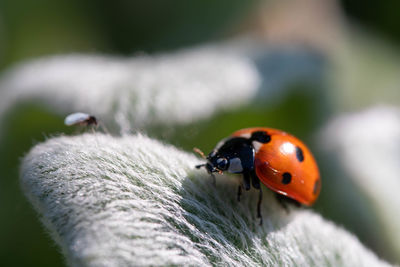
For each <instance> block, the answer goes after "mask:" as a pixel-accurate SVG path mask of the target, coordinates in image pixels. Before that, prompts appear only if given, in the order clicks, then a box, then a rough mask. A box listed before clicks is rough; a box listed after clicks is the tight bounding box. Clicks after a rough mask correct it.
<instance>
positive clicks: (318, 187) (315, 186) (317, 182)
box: [313, 179, 321, 195]
mask: <svg viewBox="0 0 400 267" xmlns="http://www.w3.org/2000/svg"><path fill="white" fill-rule="evenodd" d="M320 188H321V180H320V179H317V180H316V181H315V183H314V189H313V194H314V195H316V194H317V193H318V191H319V189H320Z"/></svg>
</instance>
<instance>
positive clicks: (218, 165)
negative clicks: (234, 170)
mask: <svg viewBox="0 0 400 267" xmlns="http://www.w3.org/2000/svg"><path fill="white" fill-rule="evenodd" d="M214 154H215V153H214ZM206 159H207V163H205V164H201V165H197V166H196V168H201V167H205V168H206V170H207V172H208V173H213V172H223V171H226V170H228V168H229V160H228V159H227V158H224V157H219V156H217V155H213V153H210V155H208V157H206Z"/></svg>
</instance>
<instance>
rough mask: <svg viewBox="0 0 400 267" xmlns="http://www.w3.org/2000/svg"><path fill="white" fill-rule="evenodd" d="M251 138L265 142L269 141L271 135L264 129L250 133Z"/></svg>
mask: <svg viewBox="0 0 400 267" xmlns="http://www.w3.org/2000/svg"><path fill="white" fill-rule="evenodd" d="M251 140H252V141H257V142H260V143H263V144H266V143H269V142H270V141H271V136H270V135H269V134H267V132H265V131H256V132H253V133H252V134H251Z"/></svg>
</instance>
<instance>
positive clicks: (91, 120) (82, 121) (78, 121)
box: [64, 112, 98, 126]
mask: <svg viewBox="0 0 400 267" xmlns="http://www.w3.org/2000/svg"><path fill="white" fill-rule="evenodd" d="M64 123H65V125H67V126H72V125H82V126H89V125H95V126H97V124H98V123H97V119H96V117H95V116H92V115H89V114H86V113H82V112H76V113H72V114H70V115H68V116H67V117H66V118H65V120H64Z"/></svg>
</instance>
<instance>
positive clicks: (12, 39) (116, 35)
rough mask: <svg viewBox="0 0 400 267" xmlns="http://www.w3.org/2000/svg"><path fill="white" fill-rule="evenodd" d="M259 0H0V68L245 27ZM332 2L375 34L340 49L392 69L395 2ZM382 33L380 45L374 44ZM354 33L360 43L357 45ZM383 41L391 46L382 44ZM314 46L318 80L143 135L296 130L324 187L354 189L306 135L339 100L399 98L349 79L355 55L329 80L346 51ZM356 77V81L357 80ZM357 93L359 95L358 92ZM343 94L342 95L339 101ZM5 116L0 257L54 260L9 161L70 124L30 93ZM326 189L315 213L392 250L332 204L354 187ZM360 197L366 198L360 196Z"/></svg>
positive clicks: (209, 140) (396, 39) (220, 36)
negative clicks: (338, 53) (335, 55)
mask: <svg viewBox="0 0 400 267" xmlns="http://www.w3.org/2000/svg"><path fill="white" fill-rule="evenodd" d="M297 2H301V1H297ZM308 2H310V1H308ZM328 2H331V3H335V2H334V1H328ZM266 3H267V2H266V1H261V0H251V1H239V0H213V1H210V0H208V1H207V0H192V1H185V0H168V1H154V0H150V1H122V0H121V1H106V0H96V1H95V0H86V1H85V0H83V1H82V0H52V1H50V0H37V1H28V0H17V1H15V0H1V1H0V70H6V69H7V68H9V67H11V66H13V64H15V63H19V62H23V61H25V60H28V59H33V58H36V57H40V56H48V55H54V54H65V53H75V52H82V53H106V54H117V55H124V56H128V55H134V54H135V53H138V52H147V53H154V52H160V51H162V52H165V51H169V50H174V49H179V48H183V47H188V46H192V45H197V44H202V43H207V42H211V41H222V40H226V39H229V38H231V37H232V36H235V35H238V34H239V33H242V32H246V31H248V30H249V29H251V27H252V26H251V25H255V24H254V20H255V18H256V17H257V16H260V14H259V12H258V11H259V10H261V9H265V8H267V9H268V4H266ZM336 4H337V5H338V6H339V9H340V10H342V11H343V14H344V16H345V18H346V23H345V27H349V28H352V27H362V28H363V29H364V32H366V33H367V34H373V35H376V36H378V37H379V40H381V41H379V42H378V43H379V45H378V46H373V45H374V43H369V41H367V43H365V40H370V39H363V38H362V37H360V39H359V40H354V42H353V43H352V44H353V46H355V47H356V48H355V49H356V50H358V51H361V52H360V54H357V55H352V57H350V59H349V58H346V59H347V60H348V61H351V60H352V59H355V60H361V61H362V59H363V54H362V53H364V54H373V53H371V51H372V52H374V53H376V54H379V58H378V60H377V61H374V62H379V60H382V56H383V58H384V59H385V58H386V57H387V58H392V61H390V59H389V60H388V61H385V60H383V61H382V62H380V65H379V69H381V71H384V70H385V71H386V70H388V71H387V72H389V73H390V71H393V69H396V68H397V65H396V64H397V62H396V63H393V57H391V56H390V55H392V53H393V54H396V55H397V53H398V52H397V50H398V44H399V43H400V25H399V24H400V20H398V18H397V14H396V12H397V10H398V8H397V7H399V6H400V3H399V2H397V1H393V0H392V1H381V2H379V1H378V2H376V1H371V0H367V1H350V0H346V1H341V2H339V3H336ZM348 22H350V23H348ZM382 40H383V41H382ZM382 42H383V43H384V46H382V47H381V46H380V45H381V44H382ZM361 43H362V44H363V45H365V46H362V47H361V46H358V45H359V44H361ZM370 45H371V46H373V47H370ZM350 47H351V45H350ZM387 47H390V49H389V50H388V49H386V48H387ZM312 49H313V48H312ZM312 49H311V50H312ZM351 49H352V48H350V51H351ZM363 49H364V50H363ZM317 50H318V49H316V51H315V54H316V55H317V57H319V56H320V57H321V62H320V63H319V64H318V66H320V67H321V68H326V72H324V73H320V74H319V75H320V76H319V77H317V79H320V80H322V82H320V81H318V82H316V83H313V82H311V83H310V82H309V81H296V82H294V83H289V84H287V85H285V87H286V88H285V89H284V90H283V89H282V92H285V94H283V93H282V94H281V95H280V96H279V97H277V98H273V99H271V100H269V101H268V102H267V104H262V105H260V103H254V104H252V105H249V106H246V107H243V108H241V109H239V110H235V111H234V112H230V113H228V112H224V113H220V114H218V115H217V116H215V117H214V118H212V119H209V120H204V121H201V122H194V123H192V124H190V125H184V126H179V127H177V128H176V129H175V130H174V131H170V132H169V131H166V130H165V127H163V126H154V127H153V128H152V129H149V130H148V132H149V134H150V135H151V136H154V137H157V138H161V139H164V140H167V141H168V142H170V143H173V144H175V145H177V146H179V147H181V148H183V149H186V150H190V149H191V148H192V147H193V146H197V147H200V148H202V149H203V150H204V151H209V150H210V149H211V148H212V147H213V146H214V145H215V143H216V142H217V141H218V140H219V139H221V138H222V137H224V136H226V135H229V134H230V133H231V132H233V131H235V130H237V129H240V128H243V127H249V126H254V125H259V126H262V125H265V126H269V127H275V128H281V129H285V130H287V131H289V132H291V133H293V134H295V135H297V136H298V137H300V138H301V139H304V140H305V142H306V143H309V144H310V146H311V147H312V150H313V151H316V154H317V156H318V158H321V159H325V160H322V162H321V172H322V177H324V187H323V188H329V187H330V185H331V184H332V183H343V185H344V186H346V187H349V188H352V190H357V189H356V188H354V186H353V185H352V184H351V182H350V181H348V180H346V179H344V178H343V180H340V181H338V180H335V179H329V176H332V174H331V172H330V170H332V168H335V163H334V162H332V161H331V160H330V159H329V158H327V156H326V155H323V152H319V151H318V147H317V146H316V144H315V143H314V142H313V140H314V139H313V137H314V134H315V132H316V131H317V130H318V129H320V127H321V126H322V125H323V124H324V122H326V121H327V120H328V118H330V117H333V116H334V115H335V114H338V113H340V112H341V111H342V110H356V109H358V108H359V107H363V106H368V105H371V104H374V103H375V102H378V101H380V102H384V103H385V102H388V103H392V104H398V101H399V98H392V97H390V98H389V99H385V97H384V96H382V98H378V99H377V97H376V96H375V95H374V92H370V94H369V93H368V87H363V86H362V84H363V82H365V81H364V80H363V79H362V78H361V79H360V80H356V81H355V79H356V78H354V77H359V76H361V77H362V74H360V73H361V72H360V71H361V70H363V68H364V65H363V66H358V65H357V64H356V65H355V66H353V65H352V66H351V67H349V69H346V68H345V70H344V72H346V73H347V70H352V71H353V72H350V73H351V78H352V79H353V80H352V79H349V81H348V84H347V85H346V84H345V85H343V80H344V81H347V80H346V79H339V80H340V81H335V80H334V79H338V77H341V76H340V75H341V74H340V73H341V71H342V72H343V70H339V71H337V70H333V71H332V70H331V69H330V68H333V67H332V66H336V65H335V64H338V65H339V66H342V65H340V64H344V65H343V66H348V65H345V64H347V61H346V60H342V61H340V62H335V60H331V58H330V57H331V56H332V55H330V54H329V53H327V54H328V55H325V54H324V53H325V52H322V53H321V51H317ZM322 50H323V49H322ZM388 51H389V52H388ZM388 53H389V54H388ZM385 55H386V56H385ZM339 59H340V57H339ZM331 61H332V62H331ZM365 61H366V62H367V64H365V65H368V60H366V59H365ZM357 62H358V61H357ZM382 66H383V67H382ZM393 66H395V67H393ZM270 67H271V66H270ZM273 67H274V66H272V68H273ZM382 68H383V70H382ZM385 68H387V69H385ZM263 69H265V68H263V64H262V62H261V63H260V72H262V71H263ZM332 73H333V74H332ZM353 74H354V75H353ZM325 75H326V77H325ZM335 75H336V76H335ZM348 75H349V76H350V74H348ZM357 75H358V76H357ZM344 77H345V78H346V77H347V76H346V75H344ZM330 79H333V80H334V81H330ZM325 81H326V82H325ZM331 84H334V85H335V84H338V87H341V88H343V87H344V88H347V87H346V86H349V84H350V85H354V84H356V85H357V86H353V87H354V88H355V89H354V91H346V92H345V93H343V92H341V91H340V90H339V89H338V90H337V91H334V90H332V89H331V88H330V86H331ZM340 85H343V86H340ZM360 87H361V88H362V89H360V90H359V89H357V88H360ZM328 89H330V90H328ZM342 90H347V89H342ZM0 93H1V92H0ZM279 94H280V93H279ZM279 94H277V95H279ZM349 95H350V97H347V96H349ZM360 95H362V96H363V97H360V98H359V96H360ZM344 98H346V99H347V102H346V101H341V100H343V99H344ZM343 103H344V104H343ZM5 118H6V119H5V120H4V121H3V122H2V125H1V127H0V129H1V131H2V135H1V140H0V214H1V215H0V217H1V219H0V240H1V242H0V259H1V261H2V265H4V266H63V265H64V263H63V259H62V256H61V253H60V252H59V248H57V247H56V245H55V244H54V242H53V241H52V240H51V238H50V237H49V236H48V234H47V233H45V230H44V228H43V227H42V225H41V224H40V221H39V219H40V218H38V217H37V215H36V213H35V212H34V211H33V209H32V208H31V206H30V204H29V203H28V201H27V200H26V199H25V197H24V196H23V194H22V192H21V190H20V188H19V181H18V168H19V162H20V159H21V157H23V155H24V153H26V152H27V151H29V149H30V148H31V147H32V146H33V145H34V144H35V143H36V142H41V141H43V140H44V139H45V138H46V137H48V136H51V135H52V134H57V133H67V134H68V133H71V129H70V128H66V127H65V126H64V125H63V118H61V117H59V116H57V115H55V114H53V113H52V112H51V110H46V109H45V108H43V107H42V106H40V105H38V104H36V103H29V102H27V103H24V104H21V105H20V106H18V108H15V109H13V110H9V111H8V113H7V114H6V115H5ZM339 171H340V170H337V172H339ZM337 172H336V173H335V175H337ZM332 187H334V188H337V186H336V187H335V186H332ZM334 194H335V192H332V191H327V190H326V189H325V190H324V191H323V193H322V195H321V199H320V201H319V202H318V204H317V206H316V207H315V208H316V209H317V210H318V211H319V212H321V213H322V214H323V215H324V216H326V217H328V218H330V219H332V220H334V221H336V222H338V223H339V224H342V225H344V226H345V227H346V228H348V229H350V230H351V231H352V232H354V233H356V234H357V235H358V236H359V238H360V239H361V240H362V241H363V242H364V243H365V244H366V245H367V246H368V247H370V248H372V249H374V250H375V251H376V252H377V253H378V254H379V255H380V256H382V257H385V258H386V259H389V260H392V259H393V255H391V254H390V252H388V251H386V249H385V245H384V244H382V243H381V241H380V240H379V237H378V236H377V235H376V234H374V233H370V232H369V230H368V229H370V228H369V227H373V224H374V219H373V218H370V215H369V214H368V211H367V208H366V207H364V206H362V207H359V209H358V214H351V210H350V211H349V210H338V209H337V208H336V209H335V206H343V205H347V204H348V203H351V201H352V198H353V196H352V195H351V194H348V195H346V194H345V195H344V196H343V198H342V199H339V200H337V202H334V203H332V199H335V196H334ZM365 205H366V206H367V205H368V203H367V202H365ZM355 218H358V219H355ZM361 219H365V221H366V223H365V224H363V225H359V224H358V222H359V220H361ZM368 223H369V224H370V226H368ZM371 225H372V226H371Z"/></svg>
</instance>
